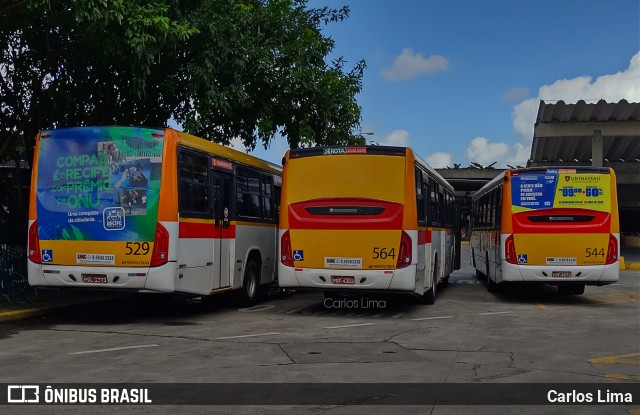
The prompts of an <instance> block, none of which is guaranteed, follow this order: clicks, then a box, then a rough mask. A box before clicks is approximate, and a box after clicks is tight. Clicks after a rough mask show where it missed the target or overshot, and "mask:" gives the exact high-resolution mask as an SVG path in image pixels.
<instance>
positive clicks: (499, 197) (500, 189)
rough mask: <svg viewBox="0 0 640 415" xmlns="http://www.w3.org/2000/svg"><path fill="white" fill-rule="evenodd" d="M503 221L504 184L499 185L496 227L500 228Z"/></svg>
mask: <svg viewBox="0 0 640 415" xmlns="http://www.w3.org/2000/svg"><path fill="white" fill-rule="evenodd" d="M501 221H502V185H501V186H499V187H498V194H497V199H496V227H497V228H498V229H500V225H501Z"/></svg>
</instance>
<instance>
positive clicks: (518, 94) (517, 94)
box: [500, 88, 529, 101]
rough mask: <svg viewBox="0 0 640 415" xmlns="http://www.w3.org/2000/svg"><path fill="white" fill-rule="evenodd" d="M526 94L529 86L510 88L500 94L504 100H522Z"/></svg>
mask: <svg viewBox="0 0 640 415" xmlns="http://www.w3.org/2000/svg"><path fill="white" fill-rule="evenodd" d="M528 96H529V88H511V89H507V90H506V91H504V92H503V93H502V94H501V95H500V97H501V98H502V99H503V100H504V101H522V100H523V99H525V98H526V97H528Z"/></svg>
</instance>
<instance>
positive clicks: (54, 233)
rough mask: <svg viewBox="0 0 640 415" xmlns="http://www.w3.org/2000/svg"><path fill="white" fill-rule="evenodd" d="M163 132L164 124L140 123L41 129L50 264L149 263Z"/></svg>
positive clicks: (42, 230)
mask: <svg viewBox="0 0 640 415" xmlns="http://www.w3.org/2000/svg"><path fill="white" fill-rule="evenodd" d="M163 137H164V131H163V130H156V129H147V128H135V127H101V128H91V127H81V128H69V129H61V130H50V131H43V132H42V134H41V136H40V144H39V154H38V179H37V189H36V195H37V206H36V210H37V218H38V234H39V238H40V247H41V255H42V262H43V263H45V264H46V263H51V264H64V265H96V266H109V265H111V266H114V265H115V266H119V265H124V266H148V265H149V261H150V258H151V253H152V251H153V240H154V236H155V230H156V223H157V218H158V198H159V193H160V178H161V165H162V149H163ZM95 242H100V243H95Z"/></svg>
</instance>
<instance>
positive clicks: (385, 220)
mask: <svg viewBox="0 0 640 415" xmlns="http://www.w3.org/2000/svg"><path fill="white" fill-rule="evenodd" d="M360 206H362V207H379V208H383V210H382V212H380V213H378V214H353V215H349V214H342V215H334V214H311V213H309V211H308V210H307V208H318V207H342V208H345V207H360ZM403 213H404V206H403V205H401V204H399V203H393V202H386V201H383V200H374V199H358V198H341V199H316V200H309V201H306V202H299V203H294V204H291V205H289V207H288V214H289V229H330V230H401V229H402V216H403Z"/></svg>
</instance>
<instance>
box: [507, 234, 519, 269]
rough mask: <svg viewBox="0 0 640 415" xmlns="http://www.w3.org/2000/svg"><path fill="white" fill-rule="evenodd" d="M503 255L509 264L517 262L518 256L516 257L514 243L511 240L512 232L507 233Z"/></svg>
mask: <svg viewBox="0 0 640 415" xmlns="http://www.w3.org/2000/svg"><path fill="white" fill-rule="evenodd" d="M504 257H505V259H506V260H507V262H508V263H510V264H517V263H518V258H517V257H516V243H515V241H514V240H513V234H511V235H509V237H508V238H507V240H506V241H504Z"/></svg>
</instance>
